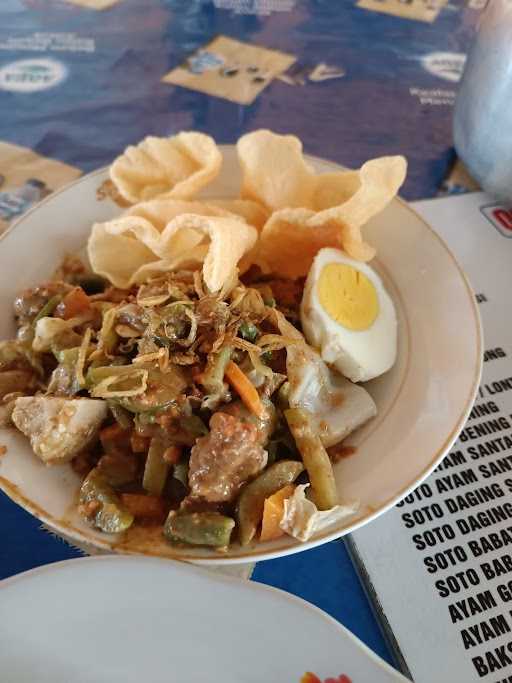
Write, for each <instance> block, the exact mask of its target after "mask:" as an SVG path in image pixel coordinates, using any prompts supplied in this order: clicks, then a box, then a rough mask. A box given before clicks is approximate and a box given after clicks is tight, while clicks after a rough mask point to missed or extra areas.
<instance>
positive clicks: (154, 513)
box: [121, 493, 168, 522]
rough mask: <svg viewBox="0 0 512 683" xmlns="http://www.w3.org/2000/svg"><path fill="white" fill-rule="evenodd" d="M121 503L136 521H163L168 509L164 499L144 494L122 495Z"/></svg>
mask: <svg viewBox="0 0 512 683" xmlns="http://www.w3.org/2000/svg"><path fill="white" fill-rule="evenodd" d="M121 502H122V503H123V505H124V507H125V508H126V509H127V510H128V512H130V513H131V514H132V515H133V516H134V517H135V519H144V520H150V521H152V522H161V521H163V519H164V517H165V515H166V512H167V509H168V507H167V505H166V504H165V501H164V500H163V499H162V498H158V497H157V496H145V495H144V494H142V493H121Z"/></svg>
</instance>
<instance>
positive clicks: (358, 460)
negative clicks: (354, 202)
mask: <svg viewBox="0 0 512 683" xmlns="http://www.w3.org/2000/svg"><path fill="white" fill-rule="evenodd" d="M223 153H224V159H225V161H224V165H223V170H222V173H221V175H220V177H219V178H218V179H217V180H216V181H215V183H214V184H212V186H211V188H209V189H208V193H205V196H207V195H210V196H219V197H222V196H225V197H226V196H236V195H237V194H238V190H239V182H240V172H239V168H238V163H237V160H236V154H235V151H234V148H233V147H231V146H229V147H224V148H223ZM309 161H310V163H312V165H313V166H314V167H315V168H316V169H317V170H319V171H332V170H334V169H339V167H338V166H336V165H334V164H332V163H329V162H326V161H322V160H319V159H313V158H309ZM106 178H107V171H106V170H100V171H97V172H95V173H92V174H90V175H88V176H85V177H84V178H82V179H80V180H78V181H76V182H74V183H73V184H71V185H69V186H68V187H67V188H65V189H63V190H61V191H59V192H57V193H55V194H54V195H52V196H51V197H50V198H48V199H47V200H45V201H43V202H42V203H41V204H40V205H39V206H38V207H36V208H35V209H33V210H32V211H30V212H28V213H27V214H26V215H25V216H23V217H22V218H21V219H20V220H19V221H18V222H17V223H15V224H14V225H13V226H12V227H11V229H10V230H9V231H8V233H7V234H6V235H5V236H4V237H3V238H2V240H1V241H0V273H1V277H2V287H1V290H0V338H8V337H11V336H12V335H13V333H14V324H13V321H12V315H11V310H12V302H13V299H14V297H15V295H16V293H17V292H19V290H20V289H22V288H23V287H27V286H32V285H35V284H38V283H40V282H42V281H44V280H45V279H46V278H47V277H48V275H49V274H50V273H51V272H53V270H54V268H55V267H56V266H57V265H58V264H59V262H60V260H61V259H62V257H63V255H64V254H65V253H66V252H73V251H78V250H80V249H81V248H82V247H83V246H84V244H85V242H86V239H87V237H88V235H89V231H90V228H91V225H92V223H93V222H95V221H102V220H107V219H110V218H112V217H114V216H116V215H118V214H119V213H120V208H119V207H118V206H117V205H116V204H115V203H114V202H112V201H111V200H110V199H102V200H100V199H99V198H98V196H97V192H98V188H100V186H101V185H102V184H103V182H104V181H105V179H106ZM461 229H462V226H461ZM365 237H366V239H367V240H368V241H369V242H370V243H371V244H373V245H375V246H376V248H377V253H378V256H377V258H376V259H375V260H374V262H373V263H372V265H374V267H375V268H376V269H377V270H378V271H379V273H380V274H381V276H382V278H383V280H384V282H385V285H386V286H387V288H388V290H389V292H390V294H391V296H392V297H393V299H394V302H395V305H396V308H397V311H398V317H399V354H398V360H397V362H396V364H395V366H394V368H393V369H392V370H391V371H390V372H388V373H386V374H385V375H383V376H382V377H380V378H378V379H376V380H374V381H372V382H370V383H369V384H367V388H368V389H369V391H370V392H371V394H372V395H373V397H374V399H375V401H376V403H377V406H378V410H379V413H378V416H377V417H376V418H375V419H374V420H373V421H371V422H370V423H369V424H368V425H367V426H365V427H364V428H363V429H361V430H359V431H358V432H357V433H355V434H354V435H353V437H352V438H351V439H350V440H349V443H350V444H352V445H354V446H355V447H356V452H355V454H354V455H353V456H351V457H349V458H345V459H344V460H342V461H341V462H340V463H338V464H337V465H336V467H335V474H336V480H337V483H338V487H339V490H340V494H341V496H342V497H343V498H345V499H351V500H353V499H357V500H359V501H360V502H361V507H360V511H359V512H358V513H357V515H356V516H354V517H352V518H349V519H348V520H345V521H344V523H343V524H339V525H337V526H333V527H332V528H330V529H327V530H324V531H323V532H322V533H320V534H318V535H317V536H315V537H313V538H312V539H311V540H310V541H309V542H308V543H302V544H301V543H299V542H297V541H295V540H294V539H292V538H289V537H286V538H284V537H283V538H281V539H278V540H277V541H273V542H270V543H266V544H256V545H254V546H252V547H249V548H240V547H238V546H233V547H232V548H230V550H229V552H228V553H226V554H225V555H220V554H219V553H217V552H215V551H211V550H208V549H203V548H198V549H190V550H187V549H177V548H173V547H171V546H169V545H168V544H166V543H165V541H164V540H163V539H162V537H161V534H159V533H155V534H151V535H150V534H148V532H147V531H146V530H145V529H138V528H135V529H131V530H129V531H128V533H127V535H126V536H125V537H124V538H116V537H113V536H107V535H105V534H102V533H100V532H97V531H94V530H93V529H91V528H90V527H89V526H87V525H86V524H85V523H84V522H83V521H82V520H81V519H80V517H79V516H78V514H77V512H76V492H77V488H78V485H79V480H78V478H77V476H76V475H75V474H74V473H73V472H72V470H71V468H70V467H69V466H59V467H54V468H47V467H45V466H44V465H43V464H42V463H41V462H40V461H39V460H38V459H37V458H36V457H35V456H34V455H33V453H32V451H31V449H30V447H29V445H28V442H27V440H26V439H25V438H24V437H22V436H21V435H20V434H19V433H15V432H14V431H12V430H4V431H3V433H0V443H2V444H5V445H6V446H7V448H8V450H7V454H6V455H4V456H3V457H2V458H0V487H1V488H2V489H3V490H4V491H5V492H6V493H7V494H8V495H9V496H11V498H12V499H13V500H15V501H16V502H18V503H19V504H20V505H22V506H23V507H25V508H26V509H27V510H29V511H30V512H32V514H34V515H36V516H37V517H39V518H40V519H41V520H42V521H43V522H45V523H46V524H48V525H49V526H51V527H52V528H53V529H55V530H56V531H57V532H58V533H60V534H61V535H64V536H66V537H68V538H70V539H72V540H74V541H75V542H76V543H78V544H79V545H81V546H82V547H84V546H85V547H86V548H87V547H88V546H95V547H96V548H102V549H104V550H107V551H108V550H114V551H116V552H124V553H134V552H138V553H144V554H149V555H162V556H168V557H179V558H181V559H189V560H195V561H200V562H210V563H214V564H218V563H220V562H223V563H229V562H247V561H251V560H252V561H254V560H261V559H264V558H270V557H277V556H281V555H286V554H288V553H294V552H298V551H300V550H305V549H306V548H309V547H312V546H315V545H318V544H320V543H324V542H326V541H330V540H332V539H333V538H336V537H339V536H342V535H343V534H346V533H348V532H350V531H353V530H354V529H356V528H358V527H360V526H361V525H363V524H366V523H368V522H370V521H371V520H372V519H375V518H376V517H377V516H378V515H380V514H382V513H383V512H385V511H386V510H387V509H389V508H390V507H391V506H392V505H394V504H395V503H396V502H397V501H399V500H400V499H401V498H403V497H404V496H406V495H407V494H408V493H409V492H410V491H411V490H412V489H414V488H415V487H416V486H417V485H418V484H419V482H421V481H422V480H423V479H424V478H425V477H427V476H428V475H429V474H430V472H431V471H432V470H433V469H434V467H435V466H436V465H437V464H438V463H439V462H440V461H441V459H442V457H443V456H444V454H445V453H446V452H447V451H448V449H449V448H450V446H451V445H452V443H453V442H454V441H455V439H456V437H457V435H458V433H459V431H460V429H461V428H462V426H463V424H464V422H465V420H466V417H467V415H468V412H469V410H470V408H471V405H472V402H473V399H474V396H475V392H476V390H477V387H478V382H479V379H480V372H481V363H482V339H481V330H480V320H479V316H478V310H477V307H476V304H475V301H474V295H473V293H472V291H471V288H470V287H469V285H468V283H467V281H466V278H465V276H464V274H463V272H462V271H461V269H460V268H459V266H458V265H457V262H456V261H455V259H454V257H453V255H452V254H451V253H450V251H449V250H448V248H447V247H446V245H445V244H444V243H443V242H442V241H441V239H440V238H439V237H438V236H437V235H436V233H434V232H433V231H432V229H431V228H429V226H428V225H427V224H426V223H425V222H424V221H423V220H422V219H421V218H420V217H419V216H418V215H417V214H416V213H414V211H412V210H411V209H410V208H409V207H408V206H407V205H406V204H405V203H404V202H402V201H399V200H395V201H393V202H392V203H391V205H390V206H389V207H388V208H387V209H386V210H385V211H384V212H383V213H382V214H381V215H380V216H378V217H377V218H376V219H375V220H373V221H372V222H371V223H370V224H368V226H367V227H366V228H365ZM0 524H1V521H0Z"/></svg>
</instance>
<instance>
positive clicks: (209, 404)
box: [201, 346, 232, 409]
mask: <svg viewBox="0 0 512 683" xmlns="http://www.w3.org/2000/svg"><path fill="white" fill-rule="evenodd" d="M231 353H232V348H231V347H230V346H224V347H222V349H221V350H220V351H219V352H218V353H215V354H212V355H211V356H209V357H208V363H207V365H206V369H205V371H204V372H203V374H202V377H201V384H202V385H203V387H204V388H205V391H206V394H207V396H206V398H205V399H204V400H203V406H204V407H205V408H212V409H213V408H216V407H217V405H218V404H219V403H220V401H221V400H222V399H223V398H224V397H225V393H226V392H225V387H224V375H225V373H226V367H227V365H228V363H229V361H230V359H231Z"/></svg>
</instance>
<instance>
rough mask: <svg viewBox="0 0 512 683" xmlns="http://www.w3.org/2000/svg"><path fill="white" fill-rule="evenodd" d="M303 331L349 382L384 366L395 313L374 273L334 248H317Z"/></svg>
mask: <svg viewBox="0 0 512 683" xmlns="http://www.w3.org/2000/svg"><path fill="white" fill-rule="evenodd" d="M301 321H302V329H303V330H304V335H305V337H306V339H307V341H308V342H309V344H311V346H313V347H315V348H316V349H318V351H319V352H320V354H321V356H322V359H323V360H324V361H325V362H326V363H329V364H331V365H334V367H335V368H337V370H339V371H340V372H341V373H342V374H343V375H345V377H348V378H349V379H350V380H352V382H365V381H367V380H370V379H373V378H374V377H378V375H381V374H382V373H384V372H386V371H387V370H389V369H390V368H391V367H392V365H393V364H394V362H395V359H396V354H397V318H396V311H395V307H394V305H393V302H392V300H391V297H390V296H389V294H388V293H387V292H386V290H385V288H384V285H383V284H382V281H381V279H380V277H379V276H378V275H377V273H376V272H375V271H374V270H373V269H372V268H370V266H368V265H367V264H366V263H362V262H360V261H355V260H354V259H351V258H349V257H348V256H347V255H346V254H345V253H344V252H342V251H340V250H339V249H331V248H326V249H321V250H320V251H319V252H318V253H317V255H316V257H315V259H314V261H313V264H312V265H311V268H310V270H309V274H308V277H307V280H306V285H305V287H304V295H303V298H302V304H301Z"/></svg>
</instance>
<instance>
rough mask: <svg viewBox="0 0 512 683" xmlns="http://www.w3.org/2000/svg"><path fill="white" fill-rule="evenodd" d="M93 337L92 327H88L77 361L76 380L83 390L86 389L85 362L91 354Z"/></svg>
mask: <svg viewBox="0 0 512 683" xmlns="http://www.w3.org/2000/svg"><path fill="white" fill-rule="evenodd" d="M91 337H92V330H91V328H90V327H88V328H87V329H86V331H85V333H84V338H83V339H82V343H81V344H80V348H79V350H78V357H77V360H76V367H75V374H76V379H77V381H78V385H79V386H80V388H81V389H83V388H84V387H85V377H84V368H85V362H86V360H87V354H88V353H89V344H90V342H91Z"/></svg>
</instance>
